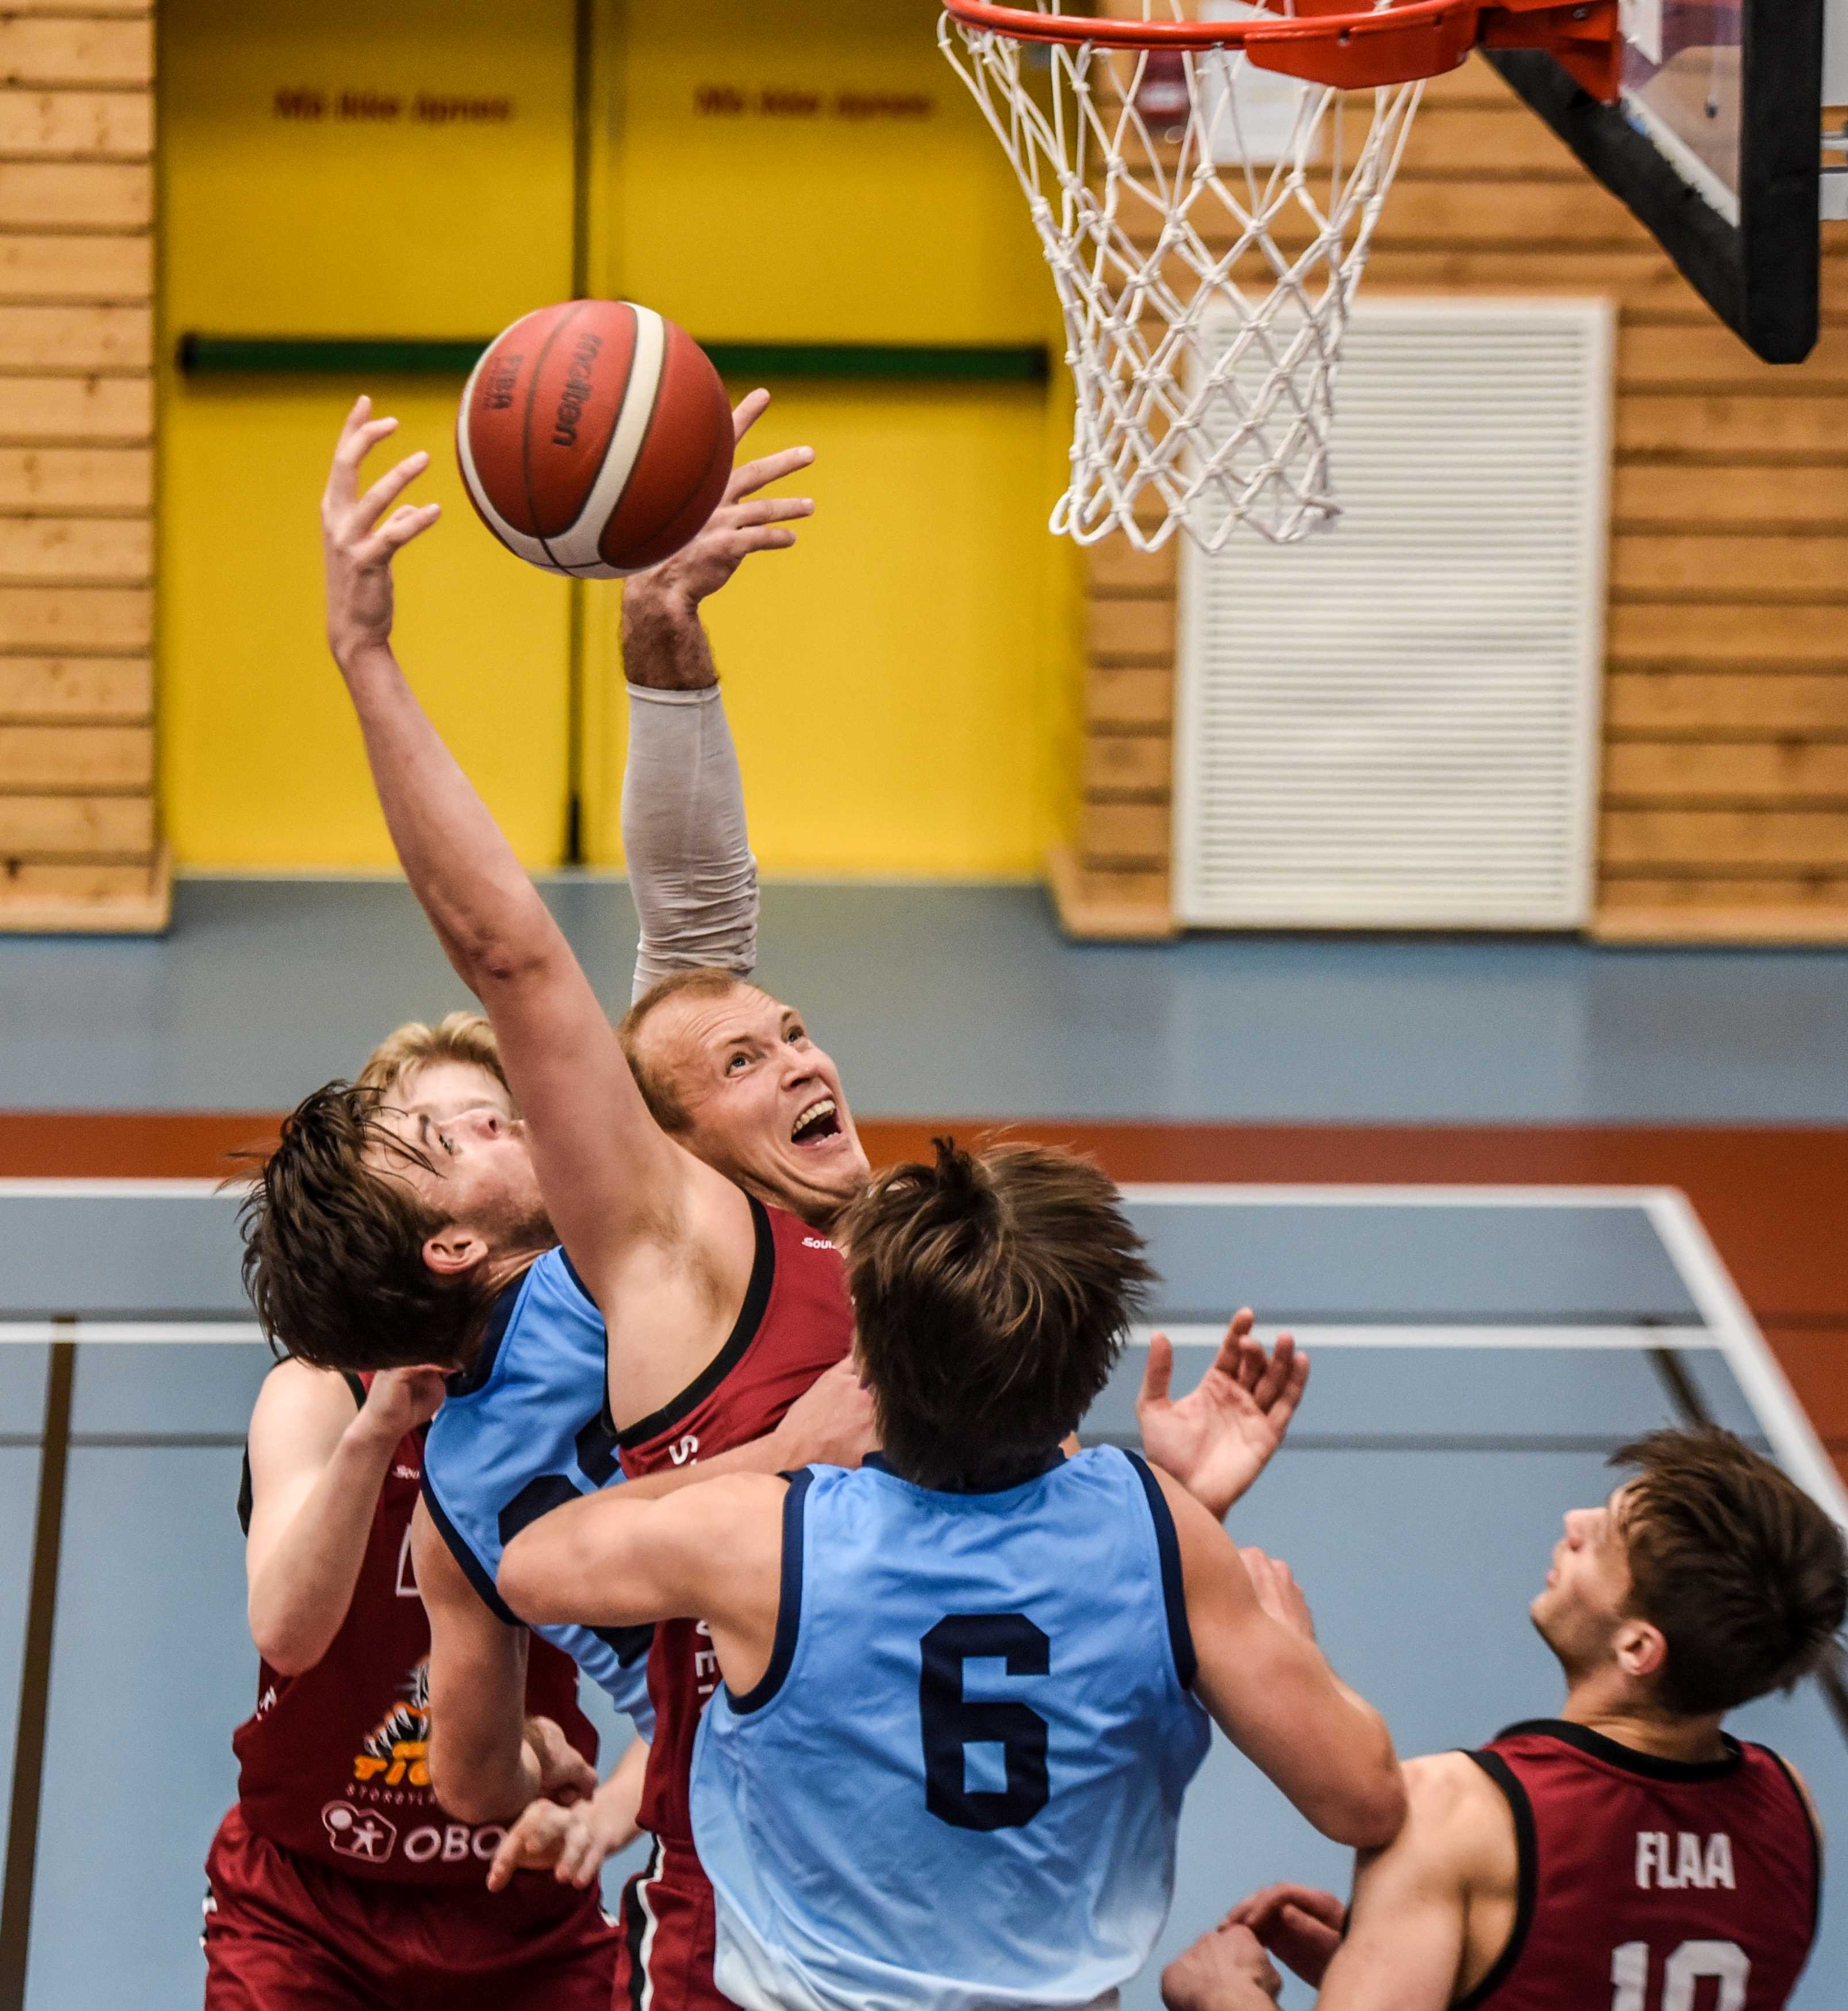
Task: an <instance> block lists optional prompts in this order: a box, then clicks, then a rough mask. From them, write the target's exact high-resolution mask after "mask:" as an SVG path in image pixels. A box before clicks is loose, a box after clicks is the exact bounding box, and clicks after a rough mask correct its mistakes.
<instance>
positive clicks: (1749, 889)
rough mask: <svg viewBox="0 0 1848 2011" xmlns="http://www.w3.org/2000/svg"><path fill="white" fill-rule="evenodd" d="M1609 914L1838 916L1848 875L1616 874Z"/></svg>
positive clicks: (1847, 895) (1847, 904)
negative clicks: (1694, 911) (1788, 912)
mask: <svg viewBox="0 0 1848 2011" xmlns="http://www.w3.org/2000/svg"><path fill="white" fill-rule="evenodd" d="M1605 902H1606V905H1607V907H1608V908H1617V909H1637V908H1641V909H1651V908H1670V909H1690V908H1701V907H1705V908H1713V909H1721V910H1728V909H1753V908H1757V909H1772V910H1775V909H1782V908H1792V909H1798V910H1804V909H1807V910H1809V911H1811V912H1812V913H1835V915H1836V923H1837V926H1838V927H1839V922H1840V918H1841V913H1842V912H1843V911H1845V910H1848V873H1829V872H1823V873H1736V874H1701V873H1666V872H1660V871H1654V872H1652V871H1647V870H1644V871H1640V872H1638V871H1633V870H1628V869H1625V870H1619V871H1615V872H1613V873H1612V874H1611V875H1610V877H1609V884H1608V888H1607V889H1606V892H1605Z"/></svg>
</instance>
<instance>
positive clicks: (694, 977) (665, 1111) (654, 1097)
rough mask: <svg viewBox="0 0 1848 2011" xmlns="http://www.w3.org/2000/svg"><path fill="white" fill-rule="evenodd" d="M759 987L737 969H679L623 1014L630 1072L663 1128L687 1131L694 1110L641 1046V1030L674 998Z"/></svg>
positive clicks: (624, 1045) (621, 1031) (620, 1032)
mask: <svg viewBox="0 0 1848 2011" xmlns="http://www.w3.org/2000/svg"><path fill="white" fill-rule="evenodd" d="M757 989H758V987H757V986H755V985H754V984H752V982H751V981H750V979H749V978H748V977H739V976H738V974H737V972H736V971H734V970H709V969H705V970H675V971H670V972H669V973H668V974H667V976H666V977H663V978H662V979H660V980H659V981H658V982H656V983H655V984H651V985H650V986H649V988H648V989H647V991H645V992H643V993H642V995H641V997H640V998H638V999H637V1000H636V1002H634V1005H631V1007H630V1008H629V1009H628V1011H627V1012H626V1013H624V1015H623V1016H622V1022H621V1023H620V1025H619V1026H618V1027H617V1030H616V1034H617V1039H618V1040H619V1041H621V1043H622V1049H623V1052H624V1055H627V1058H628V1062H629V1072H630V1073H631V1075H633V1076H634V1078H635V1086H636V1087H637V1088H638V1089H639V1090H640V1091H641V1100H642V1102H644V1103H645V1104H646V1105H648V1107H649V1115H650V1116H652V1118H653V1119H654V1120H655V1122H656V1123H657V1124H659V1126H660V1127H661V1129H662V1130H663V1131H666V1132H668V1133H670V1134H672V1133H673V1132H677V1131H684V1130H686V1129H687V1127H688V1125H690V1124H691V1123H692V1121H693V1116H692V1112H691V1111H689V1110H688V1108H687V1106H686V1103H685V1102H684V1099H683V1098H681V1093H680V1087H679V1085H678V1084H677V1083H676V1082H675V1081H674V1080H673V1077H672V1075H671V1073H670V1071H669V1070H667V1069H665V1068H663V1067H660V1066H656V1064H653V1063H652V1062H649V1059H647V1058H646V1056H645V1055H644V1054H643V1052H642V1049H641V1030H642V1028H643V1027H644V1026H645V1024H646V1023H647V1022H648V1020H649V1016H651V1015H652V1013H653V1012H654V1010H655V1009H656V1006H658V1005H665V1004H666V1002H667V1001H668V1000H669V999H670V998H723V997H724V995H726V993H727V992H728V991H756V990H757Z"/></svg>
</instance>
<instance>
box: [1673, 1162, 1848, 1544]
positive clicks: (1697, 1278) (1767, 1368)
mask: <svg viewBox="0 0 1848 2011" xmlns="http://www.w3.org/2000/svg"><path fill="white" fill-rule="evenodd" d="M1647 1206H1648V1210H1649V1216H1650V1219H1651V1221H1652V1222H1653V1223H1654V1225H1655V1231H1656V1233H1657V1234H1658V1236H1659V1237H1661V1240H1662V1247H1663V1248H1665V1250H1666V1251H1668V1253H1669V1260H1670V1262H1672V1264H1673V1265H1674V1266H1675V1268H1676V1270H1678V1271H1679V1272H1680V1273H1681V1279H1682V1283H1683V1284H1685V1285H1686V1287H1687V1289H1688V1292H1689V1294H1690V1297H1692V1298H1693V1301H1694V1304H1696V1305H1697V1306H1698V1307H1699V1308H1701V1313H1702V1315H1703V1316H1704V1318H1705V1319H1706V1322H1707V1324H1708V1326H1709V1327H1711V1329H1712V1330H1713V1332H1714V1333H1715V1334H1717V1335H1718V1337H1719V1343H1720V1346H1721V1347H1722V1348H1723V1349H1724V1350H1725V1356H1726V1365H1727V1366H1728V1368H1729V1369H1731V1370H1732V1377H1733V1380H1734V1381H1735V1382H1736V1383H1738V1385H1739V1386H1740V1389H1741V1390H1743V1391H1744V1392H1745V1400H1746V1401H1747V1403H1748V1404H1750V1406H1751V1408H1752V1414H1753V1415H1754V1417H1756V1418H1757V1420H1758V1422H1759V1423H1760V1424H1761V1425H1763V1426H1764V1436H1765V1437H1766V1438H1768V1440H1770V1441H1771V1449H1772V1451H1773V1452H1774V1453H1775V1454H1777V1458H1778V1464H1779V1465H1780V1466H1782V1468H1783V1469H1784V1471H1785V1472H1786V1473H1788V1474H1789V1476H1790V1478H1791V1479H1793V1480H1794V1481H1795V1482H1796V1483H1797V1485H1798V1486H1800V1487H1801V1488H1803V1489H1804V1491H1805V1492H1806V1493H1809V1494H1811V1495H1812V1496H1814V1498H1815V1499H1816V1500H1818V1501H1819V1502H1820V1503H1821V1504H1822V1506H1823V1507H1825V1508H1826V1509H1827V1510H1828V1512H1829V1514H1831V1515H1832V1516H1833V1517H1834V1518H1835V1519H1836V1522H1839V1524H1840V1525H1842V1527H1843V1529H1848V1488H1844V1487H1843V1485H1842V1476H1841V1475H1840V1474H1839V1473H1838V1472H1836V1465H1835V1462H1834V1461H1833V1460H1832V1459H1831V1458H1829V1456H1828V1453H1827V1452H1826V1451H1825V1450H1824V1449H1823V1445H1822V1441H1821V1439H1819V1438H1818V1436H1816V1428H1815V1426H1814V1425H1813V1424H1812V1423H1811V1422H1810V1417H1809V1414H1808V1412H1807V1411H1805V1410H1804V1408H1803V1406H1802V1404H1800V1403H1799V1402H1798V1401H1797V1399H1796V1391H1795V1390H1793V1389H1792V1388H1791V1386H1790V1384H1789V1379H1787V1378H1786V1376H1785V1374H1784V1372H1783V1370H1782V1368H1781V1367H1780V1366H1779V1363H1778V1358H1777V1357H1776V1356H1775V1354H1772V1351H1771V1347H1770V1344H1769V1343H1768V1341H1767V1340H1765V1338H1764V1334H1763V1333H1761V1331H1760V1330H1759V1326H1758V1322H1757V1321H1756V1320H1755V1319H1753V1318H1752V1315H1751V1312H1750V1309H1749V1308H1747V1304H1746V1302H1745V1301H1744V1300H1743V1298H1741V1297H1740V1294H1739V1287H1737V1286H1736V1284H1734V1283H1733V1282H1732V1274H1731V1272H1729V1271H1728V1270H1727V1269H1726V1267H1725V1264H1724V1263H1723V1262H1722V1261H1721V1258H1720V1253H1719V1252H1718V1251H1717V1250H1716V1249H1715V1248H1714V1247H1713V1240H1712V1239H1711V1237H1709V1236H1708V1233H1707V1230H1706V1226H1705V1225H1704V1223H1702V1222H1701V1218H1700V1216H1699V1215H1697V1214H1696V1213H1695V1212H1694V1208H1693V1203H1692V1202H1691V1201H1690V1200H1689V1199H1688V1198H1687V1196H1686V1194H1683V1193H1682V1192H1681V1191H1680V1190H1679V1188H1678V1187H1662V1188H1658V1190H1657V1191H1655V1192H1654V1194H1651V1196H1650V1198H1649V1201H1648V1204H1647Z"/></svg>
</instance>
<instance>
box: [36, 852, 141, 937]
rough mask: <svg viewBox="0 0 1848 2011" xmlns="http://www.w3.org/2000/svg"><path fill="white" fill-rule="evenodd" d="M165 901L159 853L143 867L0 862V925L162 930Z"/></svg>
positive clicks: (43, 861) (110, 863)
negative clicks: (2, 922)
mask: <svg viewBox="0 0 1848 2011" xmlns="http://www.w3.org/2000/svg"><path fill="white" fill-rule="evenodd" d="M169 898H170V897H169V894H168V892H167V890H166V888H165V887H164V886H163V885H162V874H161V860H160V855H159V853H158V852H156V854H155V858H154V859H153V860H151V861H150V862H149V863H147V864H145V865H139V864H133V863H124V862H116V861H107V860H105V861H103V862H101V863H92V862H91V861H89V860H81V861H75V860H73V861H48V860H31V859H0V921H4V922H5V924H7V925H8V926H9V927H13V928H25V929H32V930H37V931H42V930H45V929H63V928H82V929H86V930H91V929H114V928H121V927H130V928H134V929H137V930H139V929H156V928H164V927H165V926H166V923H165V908H166V906H167V904H168V901H169ZM144 916H145V918H143V917H144Z"/></svg>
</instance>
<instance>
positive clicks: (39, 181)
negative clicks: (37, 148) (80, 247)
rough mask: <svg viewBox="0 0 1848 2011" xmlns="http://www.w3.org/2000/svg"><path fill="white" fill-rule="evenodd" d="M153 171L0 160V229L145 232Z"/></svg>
mask: <svg viewBox="0 0 1848 2011" xmlns="http://www.w3.org/2000/svg"><path fill="white" fill-rule="evenodd" d="M153 221H154V169H153V168H152V166H151V165H149V164H146V163H141V162H135V163H124V162H105V161H0V229H9V230H47V229H56V230H146V229H147V227H148V226H149V225H150V224H151V223H152V222H153Z"/></svg>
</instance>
